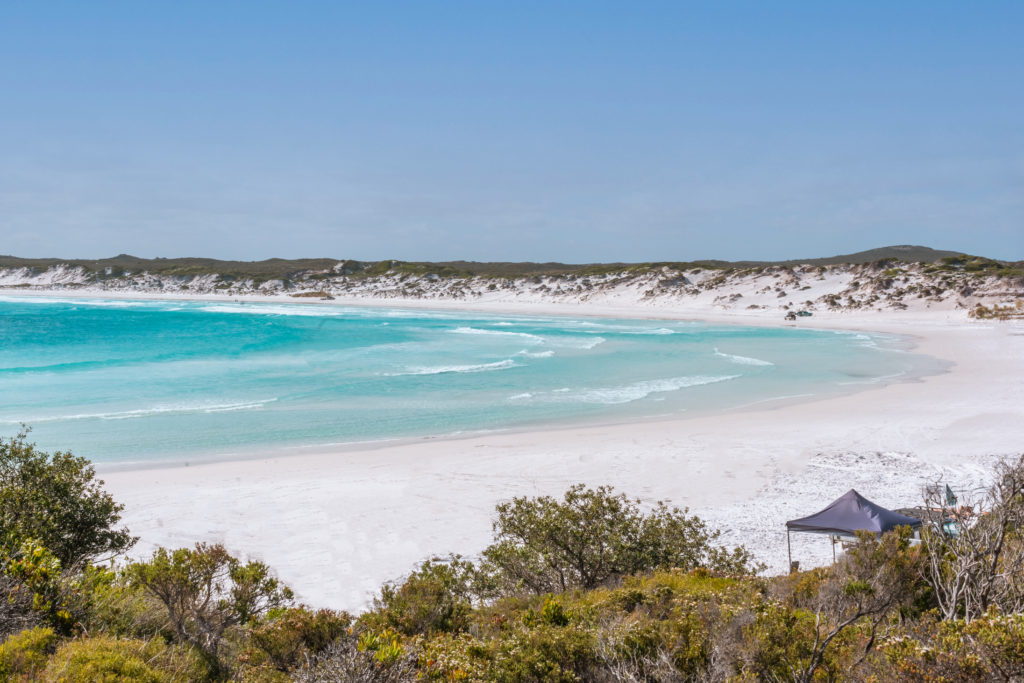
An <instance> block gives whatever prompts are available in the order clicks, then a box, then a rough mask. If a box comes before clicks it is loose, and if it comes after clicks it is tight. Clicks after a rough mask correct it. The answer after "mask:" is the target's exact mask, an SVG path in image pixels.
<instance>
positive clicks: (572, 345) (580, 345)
mask: <svg viewBox="0 0 1024 683" xmlns="http://www.w3.org/2000/svg"><path fill="white" fill-rule="evenodd" d="M606 341H608V340H607V339H605V338H604V337H548V338H547V339H545V340H544V342H545V343H546V344H547V345H548V346H554V347H561V348H567V349H583V350H584V351H589V350H590V349H592V348H594V347H596V346H600V345H601V344H604V343H605V342H606Z"/></svg>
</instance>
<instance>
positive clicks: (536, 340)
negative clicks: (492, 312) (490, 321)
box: [451, 327, 544, 344]
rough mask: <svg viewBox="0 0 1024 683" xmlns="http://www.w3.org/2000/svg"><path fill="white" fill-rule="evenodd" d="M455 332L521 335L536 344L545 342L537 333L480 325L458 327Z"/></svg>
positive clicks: (508, 335) (501, 335)
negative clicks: (482, 327)
mask: <svg viewBox="0 0 1024 683" xmlns="http://www.w3.org/2000/svg"><path fill="white" fill-rule="evenodd" d="M451 332H452V333H453V334H486V335H493V336H496V337H519V338H520V339H526V340H528V341H530V342H531V343H534V344H541V343H543V342H544V338H543V337H538V336H537V335H535V334H528V333H526V332H505V331H503V330H483V329H480V328H479V327H456V328H455V329H454V330H452V331H451Z"/></svg>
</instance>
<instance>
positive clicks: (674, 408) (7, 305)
mask: <svg viewBox="0 0 1024 683" xmlns="http://www.w3.org/2000/svg"><path fill="white" fill-rule="evenodd" d="M904 348H905V345H904V344H902V343H901V341H900V340H899V339H897V338H893V337H885V336H878V335H864V334H857V333H836V332H829V331H814V330H801V329H795V328H760V327H758V328H754V327H738V326H723V325H709V324H703V323H694V322H666V321H650V320H613V319H597V318H554V317H533V316H529V317H528V316H508V315H485V314H473V313H456V312H439V311H427V310H399V309H383V308H379V309H377V308H353V307H344V306H329V305H309V304H254V303H244V304H242V303H229V302H225V303H206V302H168V301H144V302H143V301H115V300H102V299H67V300H62V299H57V298H51V299H38V298H27V297H26V298H18V297H13V296H12V297H3V298H0V388H2V391H0V434H3V435H11V434H13V433H15V432H16V431H17V430H18V425H19V424H20V423H27V424H28V425H30V426H31V427H32V429H33V432H32V439H33V440H34V441H36V442H37V443H38V444H39V445H40V446H41V447H44V448H47V449H56V448H60V449H70V450H72V451H73V452H74V453H76V454H77V455H84V456H87V457H88V458H90V459H92V460H94V461H96V462H99V463H110V464H121V465H127V464H133V465H134V464H144V463H153V462H159V461H181V460H196V459H199V458H206V457H239V456H245V455H251V454H254V453H259V452H266V451H279V452H285V451H287V452H291V451H292V450H293V449H294V448H297V447H305V446H315V445H324V444H339V443H354V442H363V441H376V440H383V439H393V438H403V437H412V436H423V435H448V434H453V433H458V432H467V431H475V430H494V429H506V428H515V427H524V426H535V425H552V424H565V423H579V422H587V421H607V420H617V419H632V418H636V417H641V416H642V417H648V416H650V417H656V416H665V415H678V414H680V413H683V412H686V413H699V412H702V411H712V410H723V409H729V408H736V407H740V406H745V405H748V404H751V403H755V402H758V401H768V400H774V399H781V398H787V397H801V398H804V397H811V396H822V395H828V394H834V393H838V392H843V391H850V390H851V389H856V388H858V387H862V386H864V385H870V384H872V383H878V382H881V381H890V380H897V379H906V378H911V377H916V376H920V375H921V374H924V373H928V372H935V371H937V368H936V366H935V363H934V361H932V359H929V358H927V357H924V356H920V355H916V354H911V353H907V352H906V351H905V350H904Z"/></svg>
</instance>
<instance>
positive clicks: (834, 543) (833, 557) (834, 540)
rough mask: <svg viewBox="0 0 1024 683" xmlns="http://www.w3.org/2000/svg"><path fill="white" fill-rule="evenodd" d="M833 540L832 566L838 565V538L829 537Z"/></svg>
mask: <svg viewBox="0 0 1024 683" xmlns="http://www.w3.org/2000/svg"><path fill="white" fill-rule="evenodd" d="M829 538H831V539H832V564H835V563H836V537H835V536H829Z"/></svg>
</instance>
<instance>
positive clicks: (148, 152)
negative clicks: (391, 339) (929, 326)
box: [0, 0, 1024, 263]
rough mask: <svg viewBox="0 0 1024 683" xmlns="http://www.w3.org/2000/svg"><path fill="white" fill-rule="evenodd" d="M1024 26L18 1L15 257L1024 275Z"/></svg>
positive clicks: (4, 146) (870, 10)
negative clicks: (931, 261)
mask: <svg viewBox="0 0 1024 683" xmlns="http://www.w3.org/2000/svg"><path fill="white" fill-rule="evenodd" d="M1022 36H1024V3H1022V2H1019V1H1018V0H1014V1H1012V2H972V3H966V2H943V1H941V0H930V1H927V2H918V1H914V0H906V1H901V2H891V1H885V2H882V1H871V0H861V1H858V2H818V1H815V2H786V1H785V0H780V1H779V2H763V1H758V2H732V1H729V0H716V1H714V2H685V1H683V0H674V1H672V2H647V1H644V0H627V1H624V2H604V1H602V0H588V1H586V2H583V1H580V2H567V1H564V2H563V1H559V0H546V1H544V2H532V1H530V0H517V1H516V2H492V1H488V0H474V1H470V2H448V1H446V0H432V1H430V2H425V1H422V0H419V1H415V2H402V1H401V0H389V1H388V2H360V3H356V2H337V1H334V2H314V1H311V0H307V1H300V2H284V1H283V0H282V1H281V2H260V1H259V0H245V1H238V2H232V1H230V0H222V1H218V2H207V1H203V2H191V1H188V0H176V1H175V2H170V1H163V2H161V1H154V2H136V1H126V2H112V1H106V0H96V1H95V2H88V3H86V2H79V1H75V2H55V1H54V2H51V1H48V0H38V1H33V2H5V3H0V253H5V254H13V255H17V256H25V257H50V256H57V257H64V258H99V257H105V256H113V255H115V254H119V253H130V254H133V255H136V256H141V257H157V256H163V257H178V256H206V257H214V258H224V259H241V260H256V259H264V258H270V257H285V258H297V257H321V256H322V257H333V258H352V259H360V260H378V259H387V258H394V259H402V260H432V261H439V260H456V259H466V260H480V261H526V260H530V261H562V262H569V263H589V262H602V261H603V262H610V261H621V262H639V261H682V260H696V259H707V258H719V259H730V260H738V259H788V258H804V257H808V258H809V257H816V256H829V255H835V254H841V253H851V252H855V251H859V250H862V249H870V248H874V247H879V246H883V245H891V244H922V245H926V246H932V247H934V248H939V249H951V250H957V251H964V252H968V253H974V254H981V255H985V256H989V257H992V258H999V259H1005V260H1021V259H1024V39H1022Z"/></svg>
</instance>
